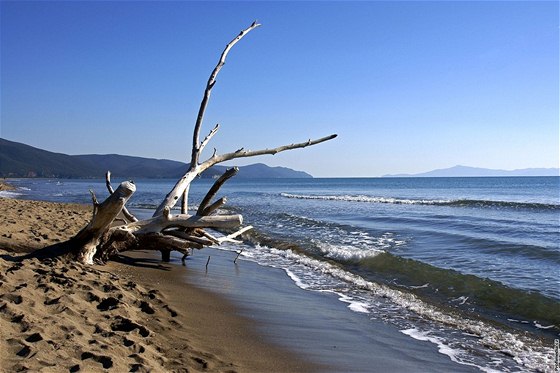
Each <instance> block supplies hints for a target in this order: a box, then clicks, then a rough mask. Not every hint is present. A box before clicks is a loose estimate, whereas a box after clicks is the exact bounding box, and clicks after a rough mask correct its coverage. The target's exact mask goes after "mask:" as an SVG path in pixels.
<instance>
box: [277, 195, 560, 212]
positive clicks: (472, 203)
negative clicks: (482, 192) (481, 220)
mask: <svg viewBox="0 0 560 373" xmlns="http://www.w3.org/2000/svg"><path fill="white" fill-rule="evenodd" d="M281 196H282V197H285V198H294V199H310V200H311V199H312V200H324V201H344V202H366V203H388V204H396V205H439V206H452V207H478V208H484V207H491V208H514V209H536V210H560V204H553V203H538V202H515V201H492V200H478V199H457V200H446V199H434V200H431V199H411V198H393V197H372V196H366V195H306V194H291V193H281Z"/></svg>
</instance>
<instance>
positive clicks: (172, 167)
mask: <svg viewBox="0 0 560 373" xmlns="http://www.w3.org/2000/svg"><path fill="white" fill-rule="evenodd" d="M188 166H189V165H188V163H183V162H177V161H171V160H168V159H153V158H142V157H132V156H127V155H118V154H105V155H99V154H87V155H67V154H62V153H53V152H49V151H46V150H42V149H38V148H34V147H32V146H29V145H25V144H22V143H18V142H14V141H9V140H6V139H2V138H0V177H52V178H69V179H72V178H101V177H103V176H104V175H105V172H106V171H107V170H110V171H111V173H112V174H113V175H114V176H115V177H120V178H158V179H161V178H174V179H177V178H179V177H181V176H182V175H183V174H184V173H185V171H186V170H187V167H188ZM227 168H228V167H225V166H214V167H212V168H210V169H209V170H206V171H205V172H204V173H203V174H202V177H203V178H212V177H216V176H218V175H221V174H222V173H223V172H224V171H225V170H226V169H227ZM236 177H238V178H310V177H312V176H311V175H309V174H308V173H305V172H302V171H294V170H292V169H289V168H285V167H269V166H267V165H265V164H262V163H258V164H253V165H249V166H242V167H239V173H238V175H237V176H236Z"/></svg>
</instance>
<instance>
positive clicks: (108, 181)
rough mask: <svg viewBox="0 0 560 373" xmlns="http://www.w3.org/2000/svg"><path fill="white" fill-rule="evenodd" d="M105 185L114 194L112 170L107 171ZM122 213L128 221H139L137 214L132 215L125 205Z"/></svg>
mask: <svg viewBox="0 0 560 373" xmlns="http://www.w3.org/2000/svg"><path fill="white" fill-rule="evenodd" d="M105 186H107V190H108V191H109V193H110V194H113V192H114V190H113V186H112V185H111V171H107V172H106V173H105ZM122 213H123V215H124V217H125V218H127V219H128V222H135V221H138V219H137V218H136V216H134V215H132V214H131V213H130V212H129V211H128V209H127V208H126V207H123V209H122ZM128 222H127V223H128Z"/></svg>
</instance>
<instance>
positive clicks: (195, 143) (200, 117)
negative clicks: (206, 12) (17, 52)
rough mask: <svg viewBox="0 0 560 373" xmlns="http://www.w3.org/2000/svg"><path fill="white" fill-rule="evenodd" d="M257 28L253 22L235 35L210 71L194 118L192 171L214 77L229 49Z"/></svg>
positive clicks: (197, 155) (198, 155) (214, 82)
mask: <svg viewBox="0 0 560 373" xmlns="http://www.w3.org/2000/svg"><path fill="white" fill-rule="evenodd" d="M259 26H260V24H258V23H257V22H256V21H255V22H253V24H252V25H251V26H249V27H248V28H246V29H245V30H243V31H241V32H240V33H239V35H237V36H236V37H235V38H234V39H233V40H232V41H230V42H229V43H228V45H226V48H225V49H224V51H223V52H222V55H221V56H220V60H219V61H218V64H217V65H216V67H215V68H214V70H213V71H212V74H210V77H209V78H208V82H207V83H206V89H205V90H204V96H203V97H202V102H201V103H200V108H199V110H198V115H197V117H196V123H195V125H194V131H193V143H192V155H191V169H194V167H196V165H197V164H198V158H199V157H200V152H201V150H202V149H201V147H202V146H201V145H199V136H200V126H201V125H202V121H203V119H204V113H205V112H206V107H207V106H208V99H209V98H210V94H211V93H212V88H214V84H216V77H217V76H218V73H219V72H220V70H221V69H222V67H223V66H224V64H225V63H226V57H227V55H228V53H229V51H230V50H231V48H233V46H234V45H235V44H237V42H238V41H239V40H241V39H242V38H243V37H244V36H245V35H247V34H248V33H249V32H250V31H252V30H254V29H256V28H257V27H259ZM204 145H206V144H204Z"/></svg>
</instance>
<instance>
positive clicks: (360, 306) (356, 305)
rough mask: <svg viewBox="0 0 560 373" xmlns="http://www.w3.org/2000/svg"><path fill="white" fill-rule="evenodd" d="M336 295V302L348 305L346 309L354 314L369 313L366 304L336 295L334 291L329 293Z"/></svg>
mask: <svg viewBox="0 0 560 373" xmlns="http://www.w3.org/2000/svg"><path fill="white" fill-rule="evenodd" d="M329 292H332V293H335V294H336V295H338V300H339V301H341V302H344V303H348V308H350V309H351V310H352V311H354V312H359V313H369V305H368V304H367V303H366V302H360V301H356V300H355V299H354V298H352V297H350V296H347V295H344V294H342V293H338V292H336V291H329Z"/></svg>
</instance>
